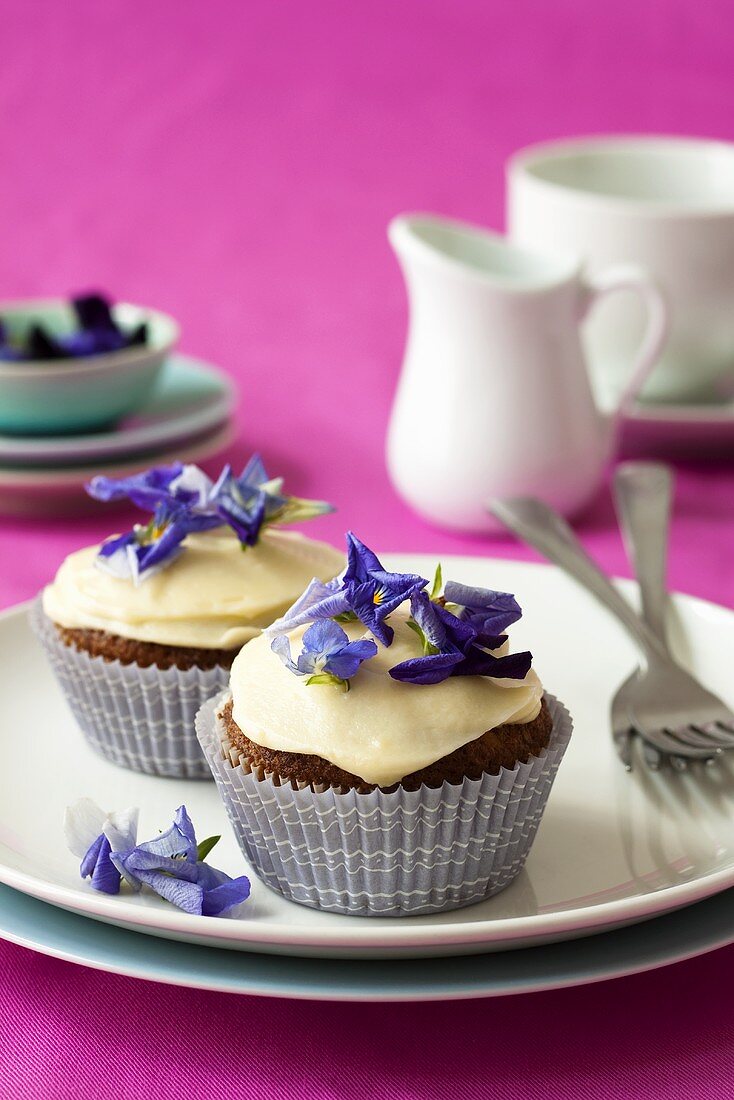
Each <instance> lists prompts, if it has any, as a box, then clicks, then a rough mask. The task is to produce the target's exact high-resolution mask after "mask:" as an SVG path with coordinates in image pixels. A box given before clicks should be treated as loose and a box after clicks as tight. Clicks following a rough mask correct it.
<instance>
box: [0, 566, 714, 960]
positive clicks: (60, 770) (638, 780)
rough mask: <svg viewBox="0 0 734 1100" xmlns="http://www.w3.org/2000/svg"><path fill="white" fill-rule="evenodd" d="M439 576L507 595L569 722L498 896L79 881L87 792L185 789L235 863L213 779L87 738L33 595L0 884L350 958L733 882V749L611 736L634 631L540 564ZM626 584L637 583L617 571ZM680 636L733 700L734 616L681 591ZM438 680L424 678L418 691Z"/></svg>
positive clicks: (114, 802)
mask: <svg viewBox="0 0 734 1100" xmlns="http://www.w3.org/2000/svg"><path fill="white" fill-rule="evenodd" d="M385 561H386V562H387V564H388V567H390V568H396V569H402V570H410V571H412V572H420V573H422V574H423V575H424V576H430V575H432V570H433V567H434V564H435V562H434V559H433V558H429V557H427V556H418V555H416V556H410V557H408V556H390V557H386V558H385ZM443 565H444V576H446V577H449V578H456V579H457V580H462V581H465V582H467V583H470V584H477V585H484V586H488V587H495V588H502V589H506V590H508V591H512V592H515V593H516V594H517V596H518V598H519V599H520V602H521V604H522V605H523V606H524V608H525V616H524V618H523V620H522V622H521V623H519V624H518V626H517V627H515V628H514V629H513V638H514V644H515V646H516V647H520V648H523V647H524V646H526V645H527V646H528V647H530V648H531V649H532V650H533V652H534V654H535V666H536V668H537V669H538V672H539V673H540V675H541V677H542V679H543V680H544V682H545V684H546V686H547V687H548V689H549V690H550V691H552V692H553V694H555V695H557V696H558V697H559V698H560V699H562V700H563V701H564V702H565V703H566V704H567V706H568V707H569V709H570V710H571V713H572V714H573V716H574V719H575V726H576V728H575V733H574V736H573V738H572V741H571V745H570V747H569V750H568V752H567V754H566V758H565V759H564V761H563V764H562V766H561V769H560V772H559V775H558V778H557V780H556V784H555V787H554V789H553V792H552V794H551V798H550V801H549V804H548V808H547V810H546V813H545V816H544V819H543V822H542V823H541V827H540V830H539V833H538V837H537V840H536V842H535V845H534V847H533V850H532V852H531V854H530V857H529V859H528V862H527V865H526V868H525V870H524V871H523V872H522V874H521V875H520V876H519V877H518V878H517V880H516V881H515V882H514V883H513V884H512V885H511V886H510V887H509V888H508V889H507V890H506V891H504V892H503V893H502V894H499V895H498V896H497V897H496V898H493V899H490V900H489V901H487V902H483V903H480V904H478V905H474V906H471V907H470V908H467V909H463V910H458V911H456V912H452V913H446V914H439V915H430V916H424V917H412V918H399V919H395V918H392V919H391V918H357V917H340V916H337V915H333V914H324V913H319V912H318V911H315V910H311V909H306V908H304V907H301V906H297V905H295V904H293V903H290V902H287V901H285V900H284V899H283V898H282V897H280V896H279V895H278V894H276V893H273V892H272V891H270V890H269V889H268V888H267V887H265V886H264V885H262V884H261V883H260V882H258V881H257V880H256V879H255V880H254V885H253V893H252V898H251V901H250V902H248V905H247V909H246V914H245V916H244V917H242V918H241V919H217V918H213V917H192V916H189V915H187V914H185V913H181V912H179V911H177V910H175V909H173V908H171V907H170V906H167V905H166V904H165V903H164V902H161V901H159V900H158V899H157V898H155V897H151V896H138V897H130V896H127V895H125V894H121V895H119V896H118V897H107V896H105V895H101V894H98V893H95V892H94V891H93V890H91V889H90V888H89V887H88V886H87V885H86V884H85V883H84V882H82V881H81V880H80V879H79V877H78V869H77V862H76V860H75V859H74V858H73V857H72V856H71V855H70V854H69V853H68V852H67V851H66V849H65V847H64V841H63V836H62V831H61V820H62V817H63V812H64V808H65V807H66V805H68V804H69V803H70V802H72V801H74V800H75V799H76V798H78V797H80V796H82V795H89V796H91V797H92V798H94V799H95V800H96V801H97V802H99V803H100V804H101V805H102V806H104V807H106V808H107V809H115V808H121V807H124V806H128V805H139V806H140V807H141V836H144V835H146V834H150V835H153V834H154V833H155V831H156V830H157V829H160V828H165V827H166V826H167V824H168V823H169V822H170V820H171V818H172V815H173V811H174V810H175V808H176V807H177V806H178V805H179V804H180V803H182V802H183V803H185V804H186V805H187V807H188V809H189V812H190V814H191V816H192V818H193V821H194V823H195V825H196V827H197V829H198V831H199V835H200V836H208V835H210V834H211V833H214V832H218V831H221V832H222V833H223V834H224V836H223V840H222V842H221V843H220V845H219V847H218V848H216V849H215V852H214V853H213V854H212V857H211V862H212V863H214V864H215V866H219V867H221V868H222V869H223V870H225V871H228V872H229V873H230V874H240V873H242V871H243V869H244V868H243V860H242V857H241V856H240V854H239V851H238V849H237V848H236V845H235V843H234V840H233V838H232V836H231V834H230V831H229V828H228V825H227V822H226V817H225V814H224V810H223V808H222V806H221V804H220V802H219V799H218V796H217V793H216V789H215V788H214V786H213V784H208V783H194V782H189V783H186V782H178V781H171V780H161V779H155V778H152V777H149V776H141V775H137V774H135V773H133V772H128V771H125V770H123V769H119V768H116V767H114V765H111V764H108V763H106V762H105V761H104V760H102V759H99V758H97V757H96V756H95V755H94V754H93V753H92V752H91V751H90V750H88V749H87V748H86V746H85V744H84V743H83V741H82V738H81V736H80V734H79V733H78V732H77V731H76V729H75V727H74V724H73V722H72V720H71V718H70V716H69V715H68V713H67V711H66V708H65V705H64V703H63V700H62V698H61V695H60V693H59V691H58V690H57V688H56V686H55V683H54V681H53V679H52V676H51V674H50V672H49V671H48V670H47V668H46V666H45V663H44V658H43V656H42V654H41V652H40V650H39V649H38V647H37V646H36V643H35V640H34V639H33V637H32V635H31V633H30V630H29V627H28V624H27V618H26V609H25V608H18V609H14V610H11V611H9V612H6V613H5V615H4V617H3V618H2V619H0V646H1V648H2V653H3V655H4V660H3V662H2V663H1V664H0V714H1V716H2V717H1V721H0V728H1V729H2V731H3V733H2V737H1V738H0V880H2V881H4V882H5V883H7V884H8V885H10V886H14V887H16V888H17V889H19V890H22V891H25V892H26V893H30V894H34V895H36V896H37V897H39V898H42V899H44V900H47V901H51V902H53V903H55V904H57V905H62V906H66V907H67V908H70V909H74V910H76V911H78V912H80V913H85V914H87V915H91V916H94V917H97V918H98V919H101V920H105V921H109V922H112V923H116V924H120V925H123V926H125V927H127V928H132V929H137V930H140V931H147V932H152V933H155V934H157V935H162V936H169V937H172V938H175V939H184V940H191V941H194V942H199V943H203V944H208V945H215V946H220V947H230V948H240V949H246V950H250V951H267V952H275V953H282V954H301V955H308V954H311V955H317V956H324V957H325V956H344V957H352V958H357V957H373V958H374V957H381V956H382V957H388V956H391V955H392V956H406V957H407V956H411V955H424V956H428V955H449V954H460V953H471V952H480V951H490V950H502V949H506V948H510V947H523V946H527V945H529V944H533V943H540V942H543V941H549V940H561V939H565V938H570V937H574V936H582V935H585V934H588V933H590V932H598V931H601V930H605V929H609V928H612V927H614V926H616V925H620V924H623V923H629V922H633V921H640V920H644V919H646V918H648V917H652V916H657V915H659V914H661V913H664V912H666V911H668V910H671V909H674V908H676V907H679V906H683V905H687V904H690V903H691V902H694V901H698V900H700V899H701V898H704V897H706V896H708V895H710V894H714V893H716V892H717V891H721V890H723V889H725V888H726V887H728V886H730V885H732V884H733V883H734V814H732V812H731V810H732V805H733V804H734V803H733V799H734V771H733V770H732V764H731V757H726V758H724V759H723V760H722V762H721V763H720V764H717V766H716V767H715V768H712V769H706V768H704V767H697V768H695V769H692V770H691V771H690V772H689V773H687V774H683V775H680V774H678V773H669V772H667V771H666V772H664V773H657V774H655V773H650V772H648V771H646V770H645V769H644V768H643V767H642V766H639V767H638V768H637V769H636V770H635V771H634V772H633V773H632V774H631V775H630V774H628V773H626V772H625V771H624V769H623V768H622V767H621V765H620V764H619V762H618V760H617V758H616V756H615V754H614V751H613V747H612V744H611V739H610V737H609V732H608V708H609V700H610V698H611V695H612V693H613V690H614V688H615V687H616V685H617V684H619V683H620V682H621V681H622V680H623V679H624V678H625V677H626V675H627V674H628V673H629V672H630V670H631V669H632V667H633V666H634V664H635V660H636V655H635V653H634V650H633V649H632V646H631V644H630V643H628V641H627V639H626V636H625V635H624V634H623V632H622V631H621V628H619V627H618V626H617V625H616V623H615V622H614V621H613V620H612V619H610V618H609V616H608V615H607V614H606V613H605V612H604V611H603V610H601V609H600V608H599V607H598V605H597V604H596V603H595V602H594V601H593V600H592V599H591V597H589V596H587V595H586V594H585V593H584V592H583V591H582V590H580V589H579V588H577V586H575V585H574V584H573V582H572V581H571V580H569V579H568V578H566V577H564V576H563V575H562V574H561V573H560V572H559V571H557V570H556V569H554V568H553V567H550V566H544V565H529V564H525V563H518V562H505V561H489V560H482V559H479V558H448V557H444V559H443ZM623 589H624V590H625V591H630V590H632V586H631V585H629V584H627V585H623ZM675 617H676V622H675V624H673V625H674V641H675V642H676V643H677V648H678V651H679V653H680V654H681V656H682V657H684V658H685V660H686V662H687V663H688V664H689V665H690V667H691V668H692V669H693V670H694V672H695V673H697V674H698V675H699V676H700V677H701V678H702V679H703V680H704V681H705V682H706V683H707V684H708V685H709V686H710V687H712V688H713V689H714V690H716V691H719V692H720V693H721V694H722V695H723V696H724V697H725V698H728V701H729V702H730V703H732V704H734V695H733V692H734V684H733V682H732V676H731V654H732V652H734V613H732V612H731V611H728V610H726V609H724V608H721V607H717V606H715V605H713V604H707V603H704V602H702V601H699V600H694V599H691V598H689V597H685V596H680V597H677V598H676V600H675ZM426 690H430V689H428V688H427V689H426Z"/></svg>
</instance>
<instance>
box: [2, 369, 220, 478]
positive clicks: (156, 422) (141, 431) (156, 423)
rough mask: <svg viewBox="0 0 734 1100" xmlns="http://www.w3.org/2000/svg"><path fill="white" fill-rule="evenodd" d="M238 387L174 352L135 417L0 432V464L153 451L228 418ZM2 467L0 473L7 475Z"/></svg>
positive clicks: (63, 462)
mask: <svg viewBox="0 0 734 1100" xmlns="http://www.w3.org/2000/svg"><path fill="white" fill-rule="evenodd" d="M236 397H237V395H236V391H235V387H234V384H233V383H232V381H231V380H230V379H229V378H228V377H227V376H226V375H225V374H223V373H222V372H221V371H219V370H218V369H217V368H216V367H213V366H211V365H210V364H208V363H205V362H203V361H202V360H199V359H193V358H191V357H190V356H188V355H172V356H171V357H170V358H169V359H168V360H167V361H166V363H165V365H164V367H163V370H162V372H161V375H160V377H159V379H158V381H157V382H156V385H155V388H154V389H153V391H152V392H151V394H150V397H149V398H148V399H147V401H145V403H144V404H143V405H142V406H141V408H140V409H139V410H138V412H137V413H136V414H135V416H133V417H128V418H126V419H125V420H123V421H122V422H121V423H120V424H118V425H117V426H116V427H115V428H112V429H110V430H108V431H103V432H85V433H84V434H78V435H40V436H14V435H4V434H0V467H6V468H7V467H9V466H13V467H32V466H39V467H40V466H48V465H52V466H53V468H54V470H57V469H58V467H59V466H72V465H78V464H80V463H85V464H89V463H92V462H94V463H98V462H100V461H109V460H111V459H115V458H116V459H118V460H123V459H128V460H131V459H132V458H134V457H137V456H139V455H140V456H142V455H144V454H149V455H152V454H153V453H157V452H160V451H163V450H165V449H170V448H172V447H174V445H181V444H183V443H184V442H186V441H191V440H192V439H201V437H202V436H204V435H205V433H207V432H213V431H214V429H215V428H221V427H222V425H223V424H224V423H225V421H226V420H228V418H229V417H230V416H231V414H232V412H233V410H234V407H235V403H236ZM6 472H7V469H6V470H3V471H2V474H1V475H0V476H2V478H3V479H4V478H5V474H6Z"/></svg>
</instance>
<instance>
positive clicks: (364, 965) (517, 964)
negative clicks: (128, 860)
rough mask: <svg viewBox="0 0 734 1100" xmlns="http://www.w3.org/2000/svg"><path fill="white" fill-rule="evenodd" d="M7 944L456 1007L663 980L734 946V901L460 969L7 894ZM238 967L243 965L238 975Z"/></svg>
mask: <svg viewBox="0 0 734 1100" xmlns="http://www.w3.org/2000/svg"><path fill="white" fill-rule="evenodd" d="M0 938H1V939H5V940H10V941H11V942H12V943H17V944H20V945H21V946H23V947H28V948H30V949H31V950H33V951H40V952H41V953H42V954H44V955H52V956H53V957H54V958H56V959H65V960H66V961H67V962H73V963H77V964H79V965H81V966H90V967H93V968H94V969H95V970H104V971H107V972H108V973H111V974H126V975H128V976H129V977H131V978H143V979H146V980H147V981H153V982H165V983H166V984H168V985H180V986H187V987H189V988H193V989H211V990H216V991H218V992H222V993H246V994H247V993H249V994H252V995H255V996H258V997H289V998H298V999H304V1000H315V1001H454V1000H465V999H468V998H473V997H504V996H507V995H509V994H513V993H537V992H539V991H540V990H548V989H562V988H566V987H568V986H574V985H587V984H588V983H590V982H601V981H608V980H609V979H610V978H622V977H625V976H626V975H628V974H639V973H641V972H643V971H646V970H655V969H657V968H658V967H661V966H668V965H669V964H670V963H676V962H681V961H683V960H684V959H691V958H693V957H694V956H696V955H702V954H704V953H705V952H707V951H714V950H715V949H716V948H718V947H724V946H725V945H727V944H730V943H731V942H732V940H734V891H732V890H725V891H724V892H723V893H721V894H717V895H716V897H713V898H708V899H707V900H706V901H700V902H698V904H697V905H689V906H688V907H687V908H686V909H681V910H679V911H678V912H677V913H668V915H667V916H664V917H658V918H657V919H656V920H652V921H644V922H643V923H642V924H637V925H632V926H631V927H629V928H620V929H618V930H617V931H616V932H605V933H603V934H601V935H598V936H587V937H586V938H585V939H583V940H574V941H573V942H569V943H556V944H545V945H544V946H541V947H528V948H526V949H525V950H521V951H506V952H504V953H503V954H497V953H496V952H495V953H493V954H491V955H472V956H465V957H464V958H450V959H389V960H387V961H385V960H382V961H380V960H372V961H370V962H364V961H354V960H348V959H294V958H292V957H283V956H277V955H263V954H258V955H253V954H248V953H245V952H240V954H239V955H238V956H237V958H236V960H234V959H233V958H232V955H231V954H230V953H229V952H228V951H218V950H217V949H216V948H214V947H197V946H195V945H192V944H189V943H187V944H183V943H176V942H175V941H174V940H167V941H164V940H161V939H159V938H154V937H152V936H139V935H138V934H137V933H135V932H127V931H125V930H124V929H122V928H116V927H115V926H114V925H109V924H102V923H101V922H100V921H89V920H87V919H86V918H85V917H80V916H77V915H76V914H74V913H66V912H64V911H63V910H61V909H57V908H53V907H51V906H49V905H46V904H45V903H44V902H42V901H36V899H35V898H30V897H28V896H27V895H25V894H20V893H18V892H17V891H16V890H11V889H10V888H9V887H7V886H0ZM235 962H236V965H233V964H234V963H235Z"/></svg>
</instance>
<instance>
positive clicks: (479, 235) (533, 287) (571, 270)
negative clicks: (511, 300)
mask: <svg viewBox="0 0 734 1100" xmlns="http://www.w3.org/2000/svg"><path fill="white" fill-rule="evenodd" d="M419 227H434V228H436V229H438V230H440V231H447V232H448V233H450V234H453V235H454V236H456V237H460V236H462V235H463V236H471V237H472V238H474V239H475V240H476V239H479V240H481V241H482V242H484V244H485V245H489V246H490V247H491V248H498V249H501V250H503V251H505V252H506V253H508V254H511V255H514V256H515V257H518V258H522V259H527V260H535V261H537V262H538V266H539V267H549V268H552V269H553V270H552V271H548V272H547V273H545V274H542V273H538V274H537V275H535V276H533V275H527V276H525V277H522V278H518V277H512V276H509V275H503V274H502V273H501V272H500V271H493V270H491V269H489V268H484V267H481V266H479V265H478V264H469V263H467V262H466V261H463V260H460V259H458V258H457V257H455V256H452V255H451V254H450V253H449V252H446V251H444V250H442V249H439V248H438V247H437V246H435V245H431V244H429V243H428V241H426V240H424V239H423V238H422V237H421V236H420V235H419V234H418V233H417V232H416V229H418V228H419ZM387 235H388V239H389V241H390V243H391V245H392V246H393V248H394V250H395V252H396V253H397V255H398V256H400V255H401V252H402V251H405V250H406V249H410V250H411V251H413V252H414V253H416V254H418V255H419V256H421V257H422V258H423V259H424V260H425V261H426V262H428V263H431V264H434V265H436V266H438V267H442V268H449V269H451V270H453V271H454V273H455V274H457V275H460V276H461V277H463V278H469V277H470V278H471V281H472V282H475V281H476V280H479V281H481V282H484V283H486V284H489V285H490V286H493V287H495V288H496V289H497V290H503V291H511V292H513V293H515V294H537V293H542V292H545V291H549V290H554V289H557V288H558V287H561V286H565V285H566V284H568V283H571V282H574V281H576V280H577V279H578V278H579V277H580V274H581V268H582V260H581V258H580V257H579V256H577V255H576V254H575V253H574V252H571V251H565V250H560V249H540V248H528V247H527V246H526V245H524V244H522V245H521V244H518V243H517V242H516V241H514V240H513V239H512V238H511V237H510V236H509V234H505V233H500V232H498V231H496V230H492V229H489V228H487V227H485V226H481V225H476V224H475V223H474V222H467V221H463V220H461V219H459V218H447V217H443V216H441V215H439V214H430V213H427V212H421V211H414V212H410V213H404V214H398V215H396V216H395V217H394V218H392V219H391V221H390V222H389V224H388V227H387ZM467 267H468V268H469V272H470V276H469V273H468V272H467Z"/></svg>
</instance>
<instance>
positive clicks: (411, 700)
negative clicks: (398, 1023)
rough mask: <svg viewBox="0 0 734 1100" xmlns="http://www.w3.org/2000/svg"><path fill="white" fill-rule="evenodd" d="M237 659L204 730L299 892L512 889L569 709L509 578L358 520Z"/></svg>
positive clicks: (560, 748)
mask: <svg viewBox="0 0 734 1100" xmlns="http://www.w3.org/2000/svg"><path fill="white" fill-rule="evenodd" d="M347 545H348V564H347V569H346V571H345V572H344V573H343V574H342V575H341V576H340V577H338V578H336V579H335V580H333V581H331V582H329V583H326V584H324V583H322V582H319V581H313V582H312V583H311V584H310V585H309V586H308V588H307V589H306V591H305V592H304V594H303V596H301V598H300V599H298V600H297V601H296V603H295V604H294V605H293V607H292V608H291V609H290V610H289V611H288V612H287V613H286V615H285V616H283V617H282V618H281V619H280V620H278V621H277V622H275V623H274V624H273V625H272V626H271V627H270V628H269V630H268V631H267V632H266V633H265V634H264V635H263V636H261V637H260V638H257V639H256V640H255V641H254V642H252V643H251V644H250V645H248V646H247V647H245V649H243V650H242V652H241V653H240V654H239V655H238V656H237V658H236V660H235V661H234V663H233V665H232V670H231V675H230V687H229V690H227V691H226V692H224V693H222V695H220V696H219V697H218V698H216V699H214V700H210V701H209V702H208V703H206V704H205V705H204V706H203V707H202V710H201V711H200V713H199V715H198V717H197V733H198V736H199V740H200V742H201V745H202V748H203V749H204V752H205V754H206V757H207V760H208V761H209V765H210V767H211V769H212V772H213V774H214V778H215V779H216V781H217V785H218V787H219V792H220V795H221V796H222V799H223V801H224V804H225V807H226V810H227V813H228V816H229V819H230V821H231V823H232V826H233V828H234V830H235V833H236V836H237V839H238V841H239V843H240V847H241V848H242V851H243V853H244V854H245V856H246V857H247V859H248V860H249V862H250V863H251V865H252V867H253V869H254V870H255V871H256V872H257V874H258V875H259V876H260V877H261V878H262V879H263V881H264V882H265V883H266V884H267V885H269V886H271V887H272V888H273V889H276V890H278V891H280V892H281V893H282V894H284V895H285V896H286V897H287V898H290V899H291V900H293V901H297V902H300V903H302V904H304V905H310V906H315V907H318V908H321V909H327V910H331V911H334V912H341V913H355V914H364V915H367V914H384V915H388V916H389V915H401V914H406V913H425V912H435V911H438V910H443V909H453V908H458V907H460V906H463V905H469V904H471V903H472V902H476V901H480V900H482V899H484V898H487V897H489V896H490V895H492V894H494V893H497V891H499V890H501V889H503V888H504V887H505V886H507V885H508V883H509V882H511V881H512V879H513V878H514V877H515V876H516V875H517V874H518V872H519V871H520V870H521V868H522V866H523V864H524V862H525V859H526V857H527V854H528V852H529V850H530V847H531V844H532V842H533V839H534V836H535V832H536V830H537V827H538V824H539V822H540V818H541V815H542V813H543V809H544V806H545V803H546V800H547V798H548V795H549V793H550V789H551V786H552V783H553V780H554V778H555V774H556V771H557V769H558V766H559V764H560V762H561V759H562V757H563V753H564V751H565V749H566V746H567V744H568V740H569V737H570V734H571V721H570V718H569V716H568V714H567V712H566V710H565V709H564V707H563V706H562V705H561V704H560V703H558V702H557V701H556V700H555V699H553V697H552V696H549V695H547V694H546V693H545V692H544V690H543V687H542V685H541V683H540V680H539V679H538V677H537V675H536V673H535V671H534V670H533V669H532V667H531V664H532V657H531V655H530V653H511V652H509V651H508V647H507V638H506V635H505V633H504V632H505V630H506V629H507V627H509V626H511V625H512V624H513V623H514V622H516V621H517V620H518V619H519V618H520V616H521V611H520V608H519V606H518V604H517V602H516V600H515V599H514V597H513V596H511V595H510V594H508V593H501V592H494V591H489V590H485V589H477V588H470V587H468V586H466V585H462V584H456V583H453V582H448V583H447V584H446V585H445V587H442V581H441V577H440V570H438V571H437V576H436V579H435V580H434V583H433V586H432V587H431V589H430V591H429V586H428V582H427V581H426V580H425V579H424V578H423V577H419V576H415V575H413V574H398V573H389V572H387V571H386V570H384V569H383V567H382V565H381V563H380V562H379V560H378V559H377V557H376V556H375V555H374V554H373V553H372V551H370V550H369V549H368V548H367V547H366V546H364V544H363V543H361V542H360V541H359V540H358V539H357V538H356V537H355V536H354V535H352V534H351V533H350V534H348V535H347Z"/></svg>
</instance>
